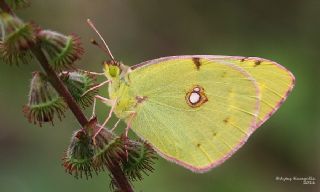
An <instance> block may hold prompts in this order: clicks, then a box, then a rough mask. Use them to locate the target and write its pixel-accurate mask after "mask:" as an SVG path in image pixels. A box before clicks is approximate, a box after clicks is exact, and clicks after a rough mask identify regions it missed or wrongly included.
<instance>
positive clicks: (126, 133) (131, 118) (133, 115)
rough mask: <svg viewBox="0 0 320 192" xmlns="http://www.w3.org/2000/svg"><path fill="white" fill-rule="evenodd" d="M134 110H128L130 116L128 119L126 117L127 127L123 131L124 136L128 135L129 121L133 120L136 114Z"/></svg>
mask: <svg viewBox="0 0 320 192" xmlns="http://www.w3.org/2000/svg"><path fill="white" fill-rule="evenodd" d="M136 114H137V113H136V112H135V111H132V112H130V115H129V116H130V117H129V119H128V123H127V127H126V129H125V130H126V132H125V136H126V137H128V132H129V129H130V127H131V123H132V120H133V118H134V117H135V116H136Z"/></svg>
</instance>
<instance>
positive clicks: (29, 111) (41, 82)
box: [23, 72, 67, 126]
mask: <svg viewBox="0 0 320 192" xmlns="http://www.w3.org/2000/svg"><path fill="white" fill-rule="evenodd" d="M66 108H67V107H66V104H65V102H64V101H63V99H62V98H61V97H59V96H58V95H57V93H56V92H55V90H54V89H53V88H52V87H51V85H50V84H49V83H48V81H47V79H46V76H45V75H44V74H42V73H41V72H34V73H33V78H32V80H31V85H30V91H29V101H28V104H26V105H25V106H24V107H23V112H24V114H25V116H26V117H27V119H28V120H29V122H30V123H34V124H38V125H39V126H42V123H46V122H51V123H52V124H53V119H54V117H55V116H57V117H58V119H60V120H61V119H62V117H64V112H65V110H66Z"/></svg>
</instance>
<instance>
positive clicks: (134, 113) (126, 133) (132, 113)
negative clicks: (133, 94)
mask: <svg viewBox="0 0 320 192" xmlns="http://www.w3.org/2000/svg"><path fill="white" fill-rule="evenodd" d="M129 113H130V115H129V116H130V117H129V120H128V123H127V127H126V129H125V139H128V132H129V129H130V127H131V123H132V120H133V118H134V117H135V116H136V114H137V113H136V112H135V111H132V112H131V111H130V112H129ZM124 146H125V149H126V156H127V160H128V158H129V153H128V150H127V145H126V144H125V145H124Z"/></svg>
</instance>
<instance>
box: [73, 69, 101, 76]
mask: <svg viewBox="0 0 320 192" xmlns="http://www.w3.org/2000/svg"><path fill="white" fill-rule="evenodd" d="M79 71H81V72H84V73H88V74H90V75H99V76H102V75H105V74H104V73H97V72H92V71H86V70H82V69H80V70H79Z"/></svg>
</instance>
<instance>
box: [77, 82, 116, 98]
mask: <svg viewBox="0 0 320 192" xmlns="http://www.w3.org/2000/svg"><path fill="white" fill-rule="evenodd" d="M107 83H111V80H107V81H104V82H102V83H99V84H98V85H96V86H93V87H91V88H90V89H88V90H87V91H86V92H84V93H83V94H82V95H81V97H82V96H84V95H85V94H87V93H88V92H90V91H93V90H95V89H98V88H100V87H102V86H104V85H105V84H107Z"/></svg>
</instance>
